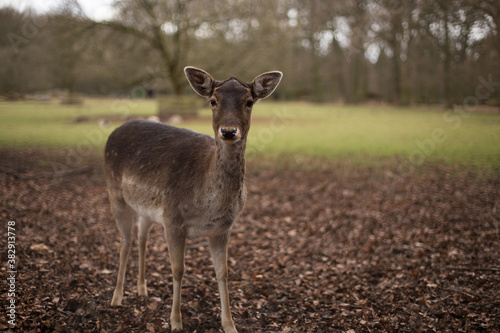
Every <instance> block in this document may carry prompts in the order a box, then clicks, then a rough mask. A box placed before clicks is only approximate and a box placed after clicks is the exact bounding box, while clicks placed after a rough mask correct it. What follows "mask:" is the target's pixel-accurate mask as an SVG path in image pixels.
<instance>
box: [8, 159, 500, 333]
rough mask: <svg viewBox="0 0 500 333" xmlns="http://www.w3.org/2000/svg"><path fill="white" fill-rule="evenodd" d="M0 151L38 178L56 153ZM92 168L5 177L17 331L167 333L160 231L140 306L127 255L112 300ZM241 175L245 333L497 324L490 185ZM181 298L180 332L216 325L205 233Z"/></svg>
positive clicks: (292, 173)
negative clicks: (244, 186)
mask: <svg viewBox="0 0 500 333" xmlns="http://www.w3.org/2000/svg"><path fill="white" fill-rule="evenodd" d="M0 156H1V159H0V161H2V162H1V163H4V164H5V165H2V166H4V167H5V168H8V169H9V170H15V171H16V173H26V174H29V175H32V174H37V173H40V174H44V175H45V174H47V172H49V171H50V170H47V169H44V165H50V164H47V163H42V162H43V161H44V158H45V159H47V158H58V156H57V155H45V156H40V155H37V154H35V153H32V154H29V153H25V154H12V153H11V152H0ZM99 163H100V162H99V160H96V161H94V164H95V167H94V168H93V170H94V173H93V174H90V173H84V174H75V175H72V178H68V179H66V180H65V181H63V182H59V181H56V182H54V181H53V180H52V179H50V178H34V179H33V178H23V177H15V176H13V175H12V174H8V173H7V174H5V173H4V174H2V173H0V182H1V183H2V186H1V189H0V197H1V199H0V200H1V207H0V216H1V218H2V220H3V221H9V220H15V221H16V226H17V227H18V228H19V229H18V230H17V232H18V234H17V236H18V238H17V239H18V244H16V254H17V262H18V272H19V275H18V277H19V282H18V283H19V289H18V290H19V292H18V294H17V295H16V301H17V302H18V304H19V307H18V309H19V312H18V317H17V320H16V321H17V328H19V329H22V330H23V331H33V332H35V331H53V332H66V331H80V332H83V331H92V332H116V331H138V332H168V331H169V316H170V306H171V305H170V302H171V290H172V278H171V272H170V265H169V263H168V253H167V248H166V244H165V241H164V237H163V232H162V230H161V228H159V227H155V228H153V230H152V232H151V235H150V242H149V244H148V254H147V267H146V276H147V279H148V293H149V297H148V298H143V297H138V296H137V288H136V283H137V248H136V246H133V250H132V254H131V260H130V261H129V268H128V271H127V278H126V281H125V295H124V301H123V305H122V306H121V307H110V306H109V302H110V300H111V296H112V293H113V288H114V284H115V282H116V274H117V271H118V258H119V246H120V237H119V234H118V230H117V228H116V225H115V223H114V221H113V219H112V217H111V215H110V211H109V202H108V199H107V193H106V187H105V183H104V178H103V176H102V174H101V173H100V172H99V170H101V169H100V167H99V166H98V164H99ZM20 166H22V167H20ZM388 168H390V166H388ZM248 170H249V173H248V175H247V182H248V185H249V194H248V202H247V206H246V208H245V210H244V211H243V212H242V214H241V216H240V219H239V222H238V224H237V225H236V226H235V228H234V230H233V233H232V236H231V240H230V248H229V252H230V259H229V266H230V273H229V281H230V295H231V304H232V312H233V317H234V320H235V322H236V326H237V327H238V329H239V331H240V332H382V331H383V332H416V331H429V332H437V331H443V332H444V331H453V332H465V331H468V332H469V331H471V332H474V331H488V332H497V331H499V330H500V322H499V321H498V318H499V317H500V310H499V309H500V303H499V301H498V299H500V291H499V289H498V285H500V259H499V258H500V244H499V234H500V227H499V221H500V199H499V198H500V196H499V195H498V194H499V193H498V188H500V186H499V185H500V180H499V179H498V178H492V177H476V176H473V175H470V174H467V173H458V174H453V173H449V174H447V173H444V172H442V171H441V170H434V171H433V170H429V171H428V172H427V173H423V174H420V175H412V176H406V177H404V178H403V177H398V176H396V173H395V172H392V171H391V172H384V171H383V170H380V169H372V168H362V167H351V166H342V165H336V166H335V168H333V167H332V166H323V167H318V168H316V169H314V170H305V169H297V168H282V169H276V168H274V167H272V166H267V164H263V165H249V166H248ZM394 170H395V169H394ZM0 251H5V249H0ZM0 271H1V272H2V273H5V272H6V268H5V267H1V268H0ZM182 297H183V304H182V312H183V320H184V322H183V324H184V326H185V331H186V332H221V326H220V307H219V299H218V290H217V283H216V282H215V273H214V271H213V266H212V263H211V260H210V257H209V251H208V248H207V243H206V241H205V240H204V239H192V240H190V242H189V244H188V246H187V251H186V274H185V281H184V284H183V290H182ZM6 320H7V319H6V318H5V316H0V329H8V328H9V326H8V324H7V321H6Z"/></svg>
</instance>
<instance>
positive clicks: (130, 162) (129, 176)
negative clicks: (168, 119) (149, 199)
mask: <svg viewBox="0 0 500 333" xmlns="http://www.w3.org/2000/svg"><path fill="white" fill-rule="evenodd" d="M214 147H215V143H214V140H213V138H212V137H210V136H208V135H204V134H200V133H196V132H193V131H190V130H187V129H182V128H177V127H174V126H170V125H166V124H162V123H157V122H152V121H147V120H135V121H130V122H127V123H125V124H124V125H122V126H120V127H118V128H117V129H116V130H115V131H114V132H113V133H111V135H110V136H109V138H108V141H107V143H106V148H105V158H104V161H105V162H104V164H105V171H106V180H107V183H108V187H109V188H110V191H115V192H120V191H123V187H124V185H126V184H136V187H137V188H136V191H135V192H138V195H145V194H147V193H140V192H141V188H143V189H145V188H149V189H150V192H151V191H153V192H154V189H159V190H161V189H166V190H169V191H175V192H176V193H187V192H189V191H192V190H193V187H195V186H197V185H198V184H200V183H201V182H204V177H205V171H206V169H207V167H206V165H207V163H210V156H212V153H213V149H215V148H214ZM155 194H158V195H159V194H161V193H155Z"/></svg>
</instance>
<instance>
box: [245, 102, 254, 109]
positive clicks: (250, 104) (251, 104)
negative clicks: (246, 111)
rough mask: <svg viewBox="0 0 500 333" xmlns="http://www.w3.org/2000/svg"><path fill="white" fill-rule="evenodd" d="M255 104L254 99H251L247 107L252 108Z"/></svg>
mask: <svg viewBox="0 0 500 333" xmlns="http://www.w3.org/2000/svg"><path fill="white" fill-rule="evenodd" d="M253 104H254V103H253V101H250V100H249V101H247V104H246V105H247V108H251V107H252V106H253Z"/></svg>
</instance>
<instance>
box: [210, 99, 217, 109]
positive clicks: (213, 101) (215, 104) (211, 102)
mask: <svg viewBox="0 0 500 333" xmlns="http://www.w3.org/2000/svg"><path fill="white" fill-rule="evenodd" d="M210 105H211V106H212V107H213V108H214V107H216V106H217V102H216V101H215V100H213V99H211V100H210Z"/></svg>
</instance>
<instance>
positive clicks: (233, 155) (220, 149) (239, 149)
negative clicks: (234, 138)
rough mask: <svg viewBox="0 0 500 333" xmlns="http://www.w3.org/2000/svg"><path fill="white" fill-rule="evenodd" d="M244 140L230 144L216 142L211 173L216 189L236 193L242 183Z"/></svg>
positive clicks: (243, 173)
mask: <svg viewBox="0 0 500 333" xmlns="http://www.w3.org/2000/svg"><path fill="white" fill-rule="evenodd" d="M245 149H246V141H245V140H240V141H239V142H236V143H234V144H232V145H227V144H223V143H219V142H216V148H215V160H214V161H213V163H212V174H213V179H214V185H215V186H216V190H218V191H224V192H225V193H226V194H228V195H237V194H238V193H239V192H240V191H241V189H242V188H243V185H244V178H245Z"/></svg>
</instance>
